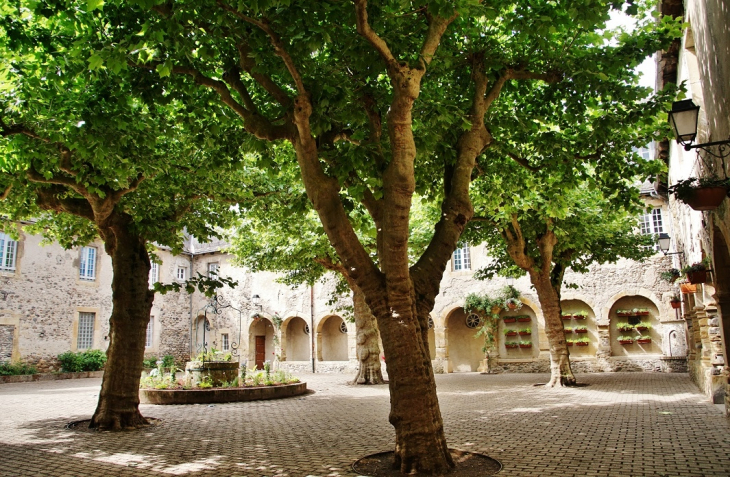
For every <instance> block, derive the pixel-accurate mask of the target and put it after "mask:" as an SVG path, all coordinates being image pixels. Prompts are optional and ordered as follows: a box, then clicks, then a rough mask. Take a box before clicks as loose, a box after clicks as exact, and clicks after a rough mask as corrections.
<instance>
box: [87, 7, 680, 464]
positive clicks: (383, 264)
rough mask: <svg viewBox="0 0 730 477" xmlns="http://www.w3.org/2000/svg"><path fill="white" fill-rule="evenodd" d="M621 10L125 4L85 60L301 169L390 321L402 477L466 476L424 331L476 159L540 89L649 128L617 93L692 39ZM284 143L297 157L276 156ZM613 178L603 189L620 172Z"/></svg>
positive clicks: (377, 312) (325, 221) (329, 231)
mask: <svg viewBox="0 0 730 477" xmlns="http://www.w3.org/2000/svg"><path fill="white" fill-rule="evenodd" d="M622 5H623V4H622V3H621V2H604V1H595V0H581V1H576V2H571V3H570V4H568V5H566V4H563V3H557V2H537V3H536V2H532V1H530V2H528V1H523V0H522V1H511V2H489V1H488V2H473V1H468V0H464V1H457V2H447V1H445V0H441V1H433V2H406V3H403V2H389V1H386V2H377V3H368V2H367V1H366V0H355V1H354V2H353V3H349V2H317V3H316V4H313V3H311V2H288V1H287V2H280V1H274V0H272V1H262V2H256V3H248V2H238V3H232V2H227V1H226V0H216V1H213V0H204V1H200V0H196V1H192V0H177V1H156V0H138V1H132V2H129V3H128V2H125V1H122V0H119V1H118V2H112V3H107V4H106V6H105V7H104V10H105V12H106V13H108V15H109V17H110V19H109V24H110V25H114V26H116V30H115V31H112V32H109V35H108V38H109V39H110V41H109V43H108V45H107V47H105V48H102V49H97V50H95V51H94V52H93V53H92V54H91V56H90V58H93V59H94V61H95V62H96V61H97V59H98V61H99V64H98V65H96V66H98V67H100V68H102V67H103V68H109V69H117V68H120V67H127V66H131V68H133V69H147V70H154V71H156V72H157V73H159V74H160V76H161V77H167V76H168V75H172V76H179V77H183V78H185V79H187V80H188V81H187V84H186V86H183V87H181V89H180V91H185V92H186V94H190V98H191V99H190V103H189V104H190V105H191V107H194V108H196V110H197V111H206V112H209V111H211V104H210V102H209V101H208V99H207V98H208V96H207V93H208V92H211V91H212V92H215V93H216V94H217V95H218V96H219V99H220V102H221V103H222V104H225V105H226V106H227V107H229V108H230V110H231V111H232V112H234V113H235V114H236V116H237V118H236V121H237V124H241V125H242V127H243V128H244V129H245V131H246V133H247V134H242V135H241V137H240V141H241V143H242V144H247V145H248V147H249V148H251V149H258V152H259V153H260V155H261V157H262V163H268V164H269V165H270V167H275V166H276V163H277V161H289V160H295V161H296V164H297V165H298V167H299V171H300V173H301V177H302V181H303V183H304V187H305V190H306V192H307V196H308V198H309V200H310V201H311V203H312V208H313V209H314V210H315V211H316V213H317V214H318V216H319V218H320V221H321V222H322V227H323V230H324V233H325V234H326V235H327V238H328V240H329V242H330V243H331V245H332V247H333V248H334V249H335V251H336V252H337V256H338V258H339V260H340V262H341V263H342V265H343V268H344V270H345V272H346V273H347V275H348V277H349V278H350V279H351V280H353V281H354V282H355V284H356V285H357V287H358V288H359V289H360V290H361V291H362V293H363V295H364V297H365V300H366V302H367V305H368V307H369V308H370V310H371V311H372V313H373V314H374V316H375V317H376V319H377V322H378V328H379V330H380V333H381V337H382V341H383V346H384V350H385V354H386V356H387V357H388V359H387V370H388V375H389V377H390V391H391V412H390V422H391V423H392V424H393V426H394V428H395V432H396V442H395V461H394V466H395V468H398V469H400V470H401V471H402V472H403V473H424V474H428V473H438V472H443V471H446V470H448V469H450V468H452V467H453V461H452V459H451V457H450V454H449V451H448V448H447V444H446V439H445V437H444V432H443V422H442V419H441V414H440V411H439V407H438V400H437V397H436V388H435V382H434V376H433V370H432V368H431V361H430V357H429V351H428V340H427V330H428V315H429V312H430V311H431V309H432V308H433V305H434V301H435V297H436V295H437V294H438V292H439V285H440V281H441V278H442V275H443V272H444V270H445V268H446V266H447V264H448V261H449V259H450V257H451V254H452V252H453V250H454V249H455V247H456V244H457V242H458V241H459V238H460V236H461V234H462V232H463V230H464V227H465V226H466V224H467V223H468V222H469V221H470V219H471V218H472V216H473V206H472V202H471V197H470V184H471V180H472V176H473V174H474V172H475V170H476V166H477V159H478V158H480V157H481V156H482V155H483V154H484V153H485V151H487V150H489V149H491V148H497V147H499V146H500V144H501V140H502V138H500V137H499V135H498V134H495V130H496V129H495V128H496V127H497V126H498V125H499V124H500V123H502V122H503V121H512V120H513V118H515V119H516V120H517V121H519V120H520V118H521V117H522V116H523V114H524V113H525V112H529V111H531V109H532V108H534V107H536V105H533V104H530V103H526V102H525V103H521V104H520V105H519V106H520V107H518V108H500V107H499V106H500V104H502V103H501V97H502V95H503V93H509V92H515V93H517V92H519V90H520V89H521V88H522V87H523V85H532V84H540V85H544V87H545V90H546V91H553V92H555V93H556V96H555V97H554V98H551V97H550V96H549V95H546V96H545V99H546V100H547V101H550V103H548V104H545V105H539V108H541V109H542V110H544V109H545V108H550V107H551V106H553V107H555V108H557V107H558V106H560V103H559V102H557V101H561V100H562V99H563V98H564V95H563V94H562V92H563V91H566V90H569V91H574V92H576V95H577V96H579V97H581V98H586V97H589V96H590V95H591V92H596V93H595V94H601V92H603V91H606V92H608V91H610V92H611V94H610V95H609V96H611V97H612V98H613V99H612V100H606V104H607V105H610V106H611V107H612V108H620V109H622V110H626V111H634V112H637V113H638V112H640V111H641V109H642V107H643V106H642V105H641V104H640V101H641V100H642V99H644V98H639V97H637V96H636V95H635V94H634V93H631V92H630V93H627V94H620V93H619V92H620V90H621V86H622V85H626V83H627V78H628V77H629V75H630V73H629V72H630V71H631V69H632V68H633V67H634V66H635V65H637V64H638V63H639V62H640V61H641V60H642V59H643V58H644V57H646V56H648V55H649V54H651V53H653V52H654V51H656V50H658V49H660V48H662V46H664V45H665V44H666V42H667V40H668V38H669V36H670V35H671V34H674V33H676V31H677V30H678V28H679V27H678V25H679V23H678V22H675V21H672V20H671V19H668V18H667V19H663V20H662V22H659V23H655V22H646V24H644V25H643V26H642V27H640V28H637V29H636V30H635V31H634V32H633V33H631V34H624V33H621V34H616V35H614V34H612V33H610V32H607V33H603V32H602V31H601V30H602V29H603V28H605V22H606V21H607V20H608V18H609V11H610V10H611V8H614V7H616V8H620V7H621V6H622ZM637 5H639V4H635V3H634V2H631V3H630V8H632V9H634V8H637ZM125 6H129V8H128V9H125V10H124V11H123V12H121V13H119V14H118V15H117V12H118V10H117V9H120V8H123V7H125ZM112 7H113V8H112ZM127 17H134V19H133V20H129V18H127ZM609 40H611V41H609ZM196 87H197V89H198V91H199V93H197V95H196V93H195V91H194V89H195V88H196ZM196 96H198V97H201V98H203V97H204V98H206V99H205V101H201V100H199V99H197V98H196ZM514 97H519V95H518V94H515V96H514ZM589 106H590V105H588V104H582V103H581V102H580V101H577V102H576V103H575V108H574V109H573V110H572V112H571V114H573V115H575V116H580V115H586V114H592V112H593V111H592V109H590V108H589ZM216 111H217V109H216ZM219 118H220V117H219ZM272 143H276V144H278V145H281V146H282V147H287V148H288V149H289V150H290V154H280V155H278V156H273V155H271V154H269V153H270V152H271V151H272V147H271V144H272ZM595 152H596V151H595V150H591V151H580V152H578V153H579V154H580V155H585V156H591V155H592V154H594V153H595ZM597 161H598V159H595V158H594V159H591V157H588V158H587V159H586V160H585V162H587V163H589V164H590V163H593V164H595V163H596V162H597ZM606 166H607V167H606V175H599V176H598V179H599V180H604V179H605V180H608V179H610V177H611V175H612V174H613V173H615V172H617V171H619V170H620V169H621V167H622V166H621V167H619V166H617V167H616V168H615V170H614V168H613V167H610V166H609V164H606ZM416 193H418V194H419V195H420V196H422V197H424V198H426V199H427V200H430V201H432V202H434V203H436V204H438V207H439V208H440V210H441V213H440V215H439V218H438V219H437V220H436V221H435V222H434V224H433V227H434V233H433V238H432V240H431V241H430V243H429V245H428V246H427V247H426V248H425V251H424V252H423V253H422V254H421V255H420V256H419V257H418V259H417V260H416V261H415V262H413V263H412V262H411V260H410V257H409V250H408V242H409V231H410V227H409V219H410V212H411V204H412V201H413V197H414V194H416ZM350 198H354V199H356V200H358V201H360V203H361V204H362V206H363V207H364V208H365V209H366V210H367V212H368V214H369V215H370V218H371V220H372V222H373V224H374V229H375V230H376V233H377V236H376V250H377V261H376V260H374V259H373V257H372V256H371V254H370V253H369V252H368V250H367V248H366V247H365V246H364V245H363V244H362V242H361V241H360V240H359V237H358V235H357V227H356V226H354V225H353V223H352V220H353V218H352V217H351V216H350V214H349V213H348V207H347V206H346V202H347V201H348V200H351V199H350Z"/></svg>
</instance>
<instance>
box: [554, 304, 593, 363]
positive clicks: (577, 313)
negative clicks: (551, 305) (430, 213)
mask: <svg viewBox="0 0 730 477" xmlns="http://www.w3.org/2000/svg"><path fill="white" fill-rule="evenodd" d="M560 309H561V312H562V314H563V329H564V330H565V340H566V342H568V343H570V342H572V341H577V340H583V339H584V338H588V339H589V340H590V341H589V343H588V346H582V345H578V344H577V343H573V344H572V345H569V348H568V349H569V350H570V356H571V357H576V358H579V357H581V356H595V355H596V352H597V351H598V343H599V342H600V340H599V333H598V326H597V323H596V313H595V312H594V311H593V308H591V306H590V305H588V303H586V302H584V301H583V300H579V299H571V300H563V301H561V302H560ZM583 314H585V315H586V316H585V318H582V315H583ZM568 316H571V318H567V317H568ZM582 328H585V329H586V331H585V332H579V330H580V329H582Z"/></svg>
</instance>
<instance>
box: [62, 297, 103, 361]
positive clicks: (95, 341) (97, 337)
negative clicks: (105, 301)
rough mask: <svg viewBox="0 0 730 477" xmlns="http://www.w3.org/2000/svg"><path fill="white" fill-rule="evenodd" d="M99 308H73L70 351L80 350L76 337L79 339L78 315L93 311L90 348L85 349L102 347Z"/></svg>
mask: <svg viewBox="0 0 730 477" xmlns="http://www.w3.org/2000/svg"><path fill="white" fill-rule="evenodd" d="M100 312H101V310H100V309H99V308H97V307H87V306H84V307H81V306H80V307H76V310H74V312H73V313H74V315H73V318H72V321H71V343H70V345H71V351H73V352H77V351H81V350H80V349H79V348H78V339H79V317H80V314H81V313H94V334H93V338H92V342H91V347H90V348H85V349H102V341H103V339H102V332H103V330H102V326H101V321H100V319H101V314H100Z"/></svg>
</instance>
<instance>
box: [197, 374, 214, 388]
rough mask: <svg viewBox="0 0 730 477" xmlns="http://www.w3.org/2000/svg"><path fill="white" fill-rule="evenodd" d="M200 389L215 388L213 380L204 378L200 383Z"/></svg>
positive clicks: (207, 377) (208, 377)
mask: <svg viewBox="0 0 730 477" xmlns="http://www.w3.org/2000/svg"><path fill="white" fill-rule="evenodd" d="M198 387H199V388H200V389H210V388H212V387H213V380H212V379H211V377H210V376H203V377H202V379H201V380H200V382H199V383H198Z"/></svg>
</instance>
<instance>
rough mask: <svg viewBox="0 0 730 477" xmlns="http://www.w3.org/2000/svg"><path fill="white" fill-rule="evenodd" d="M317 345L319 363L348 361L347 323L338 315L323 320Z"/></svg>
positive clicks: (319, 327)
mask: <svg viewBox="0 0 730 477" xmlns="http://www.w3.org/2000/svg"><path fill="white" fill-rule="evenodd" d="M351 326H354V325H351ZM317 345H318V346H317V358H318V359H319V361H347V360H348V356H347V323H345V321H344V320H343V319H342V318H340V317H339V316H337V315H331V316H327V317H325V318H323V319H322V320H321V321H320V322H319V325H318V327H317Z"/></svg>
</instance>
